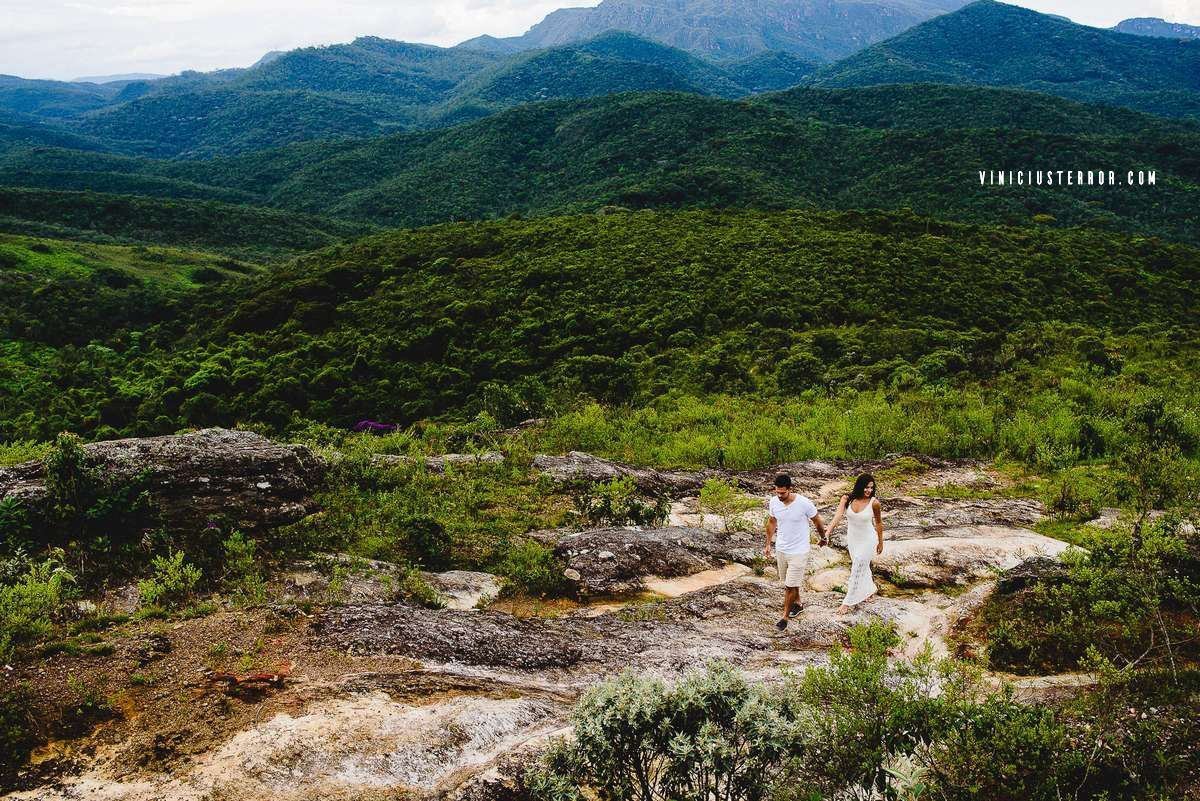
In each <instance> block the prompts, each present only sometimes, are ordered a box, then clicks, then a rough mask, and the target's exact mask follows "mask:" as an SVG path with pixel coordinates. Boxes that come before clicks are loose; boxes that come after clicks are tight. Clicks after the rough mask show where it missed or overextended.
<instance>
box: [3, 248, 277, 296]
mask: <svg viewBox="0 0 1200 801" xmlns="http://www.w3.org/2000/svg"><path fill="white" fill-rule="evenodd" d="M0 268H2V269H3V270H4V271H5V272H6V273H7V274H8V275H10V276H11V275H12V274H13V273H14V272H22V273H28V274H29V275H31V276H40V277H42V278H48V279H55V280H68V281H69V280H86V279H90V278H93V277H95V276H100V277H101V278H102V279H103V280H104V281H106V282H107V283H108V284H109V285H112V286H118V287H119V286H124V285H128V284H132V283H138V282H150V283H158V284H161V285H163V286H172V287H177V288H181V289H195V288H197V287H200V286H205V285H208V284H212V283H215V282H218V281H224V280H229V279H235V278H241V277H244V276H247V275H252V274H254V273H258V272H261V271H262V269H263V268H262V267H261V266H260V265H258V264H254V263H251V262H245V261H239V260H237V259H232V258H230V257H228V256H224V255H220V254H216V253H207V252H204V251H198V250H182V249H180V248H171V247H146V246H144V245H101V244H94V243H84V242H66V241H62V240H57V239H41V238H37V237H29V236H18V235H14V234H0Z"/></svg>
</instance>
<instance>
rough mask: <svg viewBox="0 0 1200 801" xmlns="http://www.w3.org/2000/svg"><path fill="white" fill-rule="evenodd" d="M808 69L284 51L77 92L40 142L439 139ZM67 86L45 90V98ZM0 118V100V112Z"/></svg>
mask: <svg viewBox="0 0 1200 801" xmlns="http://www.w3.org/2000/svg"><path fill="white" fill-rule="evenodd" d="M812 69H813V65H812V64H811V63H808V62H805V61H802V60H801V59H799V58H796V57H794V56H790V55H786V54H781V53H767V54H761V55H760V56H759V57H756V58H752V59H748V60H746V61H743V62H739V63H736V64H730V65H719V64H716V63H712V62H709V61H705V60H702V59H699V58H697V57H695V56H692V55H690V54H688V53H685V52H684V51H682V50H677V49H675V48H672V47H668V46H666V45H663V44H659V43H657V42H652V41H649V40H647V39H642V38H639V37H637V36H634V35H632V34H628V33H621V32H608V33H605V34H603V35H600V36H598V37H596V38H594V39H591V40H588V41H584V42H579V43H574V44H570V45H566V46H562V47H556V48H550V49H545V50H536V51H531V52H524V53H512V54H506V55H500V54H496V53H488V52H482V51H477V50H472V49H469V48H438V47H432V46H429V45H414V44H408V43H405V42H394V41H389V40H387V39H379V38H375V37H363V38H360V39H356V40H355V41H354V42H352V43H350V44H345V45H333V46H329V47H310V48H302V49H300V50H293V51H290V52H287V53H284V54H282V55H280V56H279V57H278V58H275V59H272V60H269V61H267V62H265V63H262V64H260V65H256V66H254V67H252V68H249V69H245V70H222V71H218V72H214V73H195V72H189V73H184V74H182V75H179V76H173V77H170V78H165V79H161V80H156V81H134V82H130V83H128V84H126V85H124V86H123V87H120V88H119V89H118V88H109V89H106V90H105V91H104V92H103V93H100V92H99V90H98V89H97V88H96V87H94V86H92V85H80V86H81V88H80V89H79V90H78V91H79V92H81V93H83V94H82V95H81V96H86V97H89V98H93V102H89V104H85V105H84V106H80V107H79V108H78V109H76V110H75V111H73V112H70V113H67V112H63V114H61V115H59V116H61V117H63V119H62V120H60V122H61V123H62V126H63V127H62V128H47V131H48V133H46V134H44V138H47V139H49V140H51V141H52V140H53V137H54V136H59V137H65V136H68V135H69V134H70V133H75V134H83V135H85V136H88V137H92V138H94V139H95V140H98V141H101V142H103V143H104V144H105V146H106V147H107V148H108V149H110V150H113V151H116V152H122V153H127V154H143V155H151V156H161V157H171V158H174V157H183V158H207V157H210V156H215V155H231V154H237V153H244V152H249V151H255V150H262V149H265V148H270V147H278V146H280V145H286V144H289V143H292V142H303V141H313V140H331V139H343V138H357V139H365V138H369V137H372V136H377V135H379V134H381V133H385V132H388V131H390V130H396V129H425V128H438V127H445V126H448V125H453V124H455V123H458V122H463V121H467V120H473V119H478V118H480V117H484V116H487V115H490V114H494V113H496V112H497V111H502V110H504V109H507V108H511V107H513V106H515V105H519V104H522V103H528V102H535V101H540V100H551V99H565V98H584V97H597V96H601V95H607V94H613V93H617V92H627V91H650V90H678V91H687V92H695V93H697V94H703V95H711V96H718V97H730V98H732V97H740V96H743V95H746V94H749V93H751V92H756V91H763V90H765V89H776V88H783V87H787V86H793V85H795V84H796V83H798V82H799V81H800V80H801V79H802V78H803V76H804V75H807V74H808V73H809V72H811V71H812ZM26 83H28V82H26ZM73 86H75V85H74V84H62V85H61V86H58V85H57V84H56V85H54V87H52V88H53V90H54V92H57V93H58V94H57V95H53V97H58V95H61V94H62V93H64V92H67V91H68V89H69V88H70V87H73ZM0 88H2V84H0ZM31 91H32V90H31ZM38 91H43V92H50V89H48V88H44V87H43V88H41V89H39V90H38ZM51 94H52V93H51ZM47 98H48V99H47V100H46V103H51V102H54V103H59V102H60V101H59V100H53V98H52V97H51V95H50V94H48V95H47ZM64 102H65V101H64ZM14 104H16V100H15V99H14V100H13V102H12V103H11V104H8V105H9V106H12V107H15V105H14ZM26 105H28V104H26ZM5 107H6V101H5V100H4V96H3V94H2V92H0V111H3V110H4V109H5ZM9 113H13V112H9ZM38 113H39V114H40V113H42V112H38ZM47 113H48V112H47ZM27 116H28V119H29V121H32V122H33V123H34V124H36V123H37V122H38V121H39V120H41V122H43V123H44V122H45V119H44V118H43V117H37V116H34V115H27ZM0 133H2V131H0ZM89 141H91V140H89ZM2 142H3V139H2V138H0V143H2ZM52 143H55V142H53V141H52ZM56 144H63V145H64V146H69V145H68V143H67V142H56Z"/></svg>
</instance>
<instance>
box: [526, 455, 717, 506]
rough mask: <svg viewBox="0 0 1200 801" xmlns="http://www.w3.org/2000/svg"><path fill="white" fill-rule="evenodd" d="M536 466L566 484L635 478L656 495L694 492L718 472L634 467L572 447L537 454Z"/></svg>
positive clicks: (646, 491)
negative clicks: (553, 453) (557, 453)
mask: <svg viewBox="0 0 1200 801" xmlns="http://www.w3.org/2000/svg"><path fill="white" fill-rule="evenodd" d="M533 467H534V469H536V470H540V471H541V472H543V473H545V474H546V475H548V476H550V477H551V478H553V479H555V480H557V481H559V482H561V483H563V484H572V485H584V484H595V483H599V482H603V481H612V480H613V479H615V478H632V479H633V482H634V484H635V485H636V486H637V488H638V491H639V492H641V493H643V494H645V495H656V496H676V495H681V494H684V493H688V492H695V491H696V490H698V489H700V487H702V486H704V482H705V481H706V480H708V479H709V478H710V477H712V476H714V475H718V474H717V473H716V471H700V472H694V473H688V472H676V471H665V470H653V469H650V468H644V467H633V466H632V465H627V464H623V463H621V462H613V461H610V460H608V459H601V458H600V457H598V456H592V455H591V454H590V453H582V452H580V451H571V452H570V453H568V454H567V455H566V456H535V457H534V459H533Z"/></svg>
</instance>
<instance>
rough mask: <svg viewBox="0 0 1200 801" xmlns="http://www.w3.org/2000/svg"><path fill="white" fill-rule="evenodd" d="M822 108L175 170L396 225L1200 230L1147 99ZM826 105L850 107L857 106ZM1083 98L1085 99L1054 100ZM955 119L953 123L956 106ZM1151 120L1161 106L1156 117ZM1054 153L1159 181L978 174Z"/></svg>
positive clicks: (599, 125)
mask: <svg viewBox="0 0 1200 801" xmlns="http://www.w3.org/2000/svg"><path fill="white" fill-rule="evenodd" d="M913 92H916V93H917V94H918V95H919V94H921V93H922V92H924V93H928V94H931V95H933V96H935V97H937V96H944V93H945V90H943V89H939V88H936V87H928V88H925V89H917V90H911V91H910V92H906V93H901V95H899V96H896V97H893V98H891V101H892V102H893V103H894V104H895V105H898V106H900V105H907V104H909V103H910V102H911V101H910V100H909V99H908V98H909V97H910V96H911V94H912V93H913ZM968 94H969V96H970V97H971V99H972V100H973V101H974V102H975V103H976V104H977V105H980V104H983V103H984V101H985V100H990V101H991V102H992V104H994V105H995V106H996V107H997V108H999V107H1003V106H1006V105H1007V104H1008V103H1009V100H1010V97H1009V95H1007V94H997V95H995V96H990V97H987V98H981V97H980V96H979V95H978V92H977V91H976V90H969V92H968ZM876 99H879V100H880V101H881V102H880V104H879V106H877V107H876V108H875V109H873V110H872V111H870V112H863V113H866V114H869V115H870V116H874V117H878V115H879V114H881V113H884V112H880V111H879V107H881V106H882V105H883V100H884V99H883V98H879V97H878V95H876ZM1055 102H1056V101H1053V100H1047V103H1048V104H1049V105H1051V106H1052V105H1053V104H1054V103H1055ZM812 113H813V112H811V111H804V112H802V113H799V114H797V113H794V112H793V111H792V110H791V109H790V108H788V104H787V101H782V105H780V104H779V103H776V102H774V101H772V102H763V103H746V102H726V101H720V100H716V99H705V98H699V97H696V96H692V95H680V94H650V95H638V94H635V95H622V96H617V97H611V98H603V99H598V100H590V101H575V102H563V103H550V104H539V105H533V106H526V107H521V108H518V109H514V110H512V111H509V112H506V113H504V114H501V115H498V116H496V117H493V118H489V119H486V120H482V121H479V122H477V123H473V124H470V125H465V126H460V127H457V128H453V129H450V130H447V131H438V132H432V133H422V134H410V135H401V136H394V137H389V138H384V139H378V140H373V141H371V142H368V143H362V144H359V145H352V146H347V147H344V148H341V149H339V150H338V151H337V152H335V153H334V154H332V155H329V156H326V155H325V154H323V153H320V152H319V151H317V150H315V149H314V148H312V147H308V146H301V147H298V148H296V149H294V150H285V151H277V152H275V153H272V154H268V156H267V158H266V159H264V158H261V157H260V156H258V155H255V156H250V157H246V158H242V159H230V160H223V161H215V162H212V163H208V164H182V165H171V166H169V167H168V168H166V169H165V170H164V172H167V173H168V174H170V175H171V176H172V177H176V178H179V179H186V180H191V181H195V182H198V183H204V184H214V185H227V186H236V187H237V188H239V189H241V190H243V191H247V192H253V193H257V194H260V195H261V196H262V197H263V198H265V199H266V201H267V202H268V203H269V204H271V205H275V206H280V207H285V208H295V209H299V210H303V211H306V212H309V213H314V214H329V215H333V216H338V217H347V218H351V219H366V220H371V221H373V222H376V223H379V224H381V225H386V226H412V225H426V224H430V223H436V222H440V221H444V220H461V219H478V218H481V217H491V216H498V215H505V214H509V213H512V212H520V213H525V214H551V213H562V212H570V211H577V210H593V209H597V208H600V207H602V206H604V205H619V206H629V207H637V208H658V207H682V206H752V207H760V208H762V207H767V208H784V207H812V206H816V207H827V208H893V209H898V208H904V207H908V208H911V209H913V210H915V211H917V212H919V213H922V214H929V215H932V216H939V217H947V218H950V219H957V220H964V221H980V222H982V221H995V222H1003V223H1005V224H1023V223H1029V222H1030V221H1031V220H1032V218H1033V217H1034V215H1049V216H1050V217H1053V218H1054V219H1053V220H1045V222H1048V223H1051V224H1058V225H1094V226H1099V227H1110V228H1115V229H1118V230H1127V231H1141V232H1146V233H1155V234H1158V235H1162V236H1168V237H1171V238H1180V239H1187V240H1189V241H1195V236H1196V230H1197V229H1196V226H1195V221H1196V220H1197V219H1198V218H1200V200H1198V195H1197V193H1196V192H1195V191H1194V188H1195V187H1196V186H1197V184H1198V183H1200V161H1198V160H1197V158H1196V155H1195V154H1196V153H1197V151H1198V150H1200V147H1198V145H1200V135H1197V134H1196V133H1193V132H1192V129H1189V128H1180V127H1178V126H1169V127H1160V126H1159V124H1157V123H1155V122H1154V121H1152V120H1145V119H1144V118H1140V117H1131V118H1129V119H1128V121H1127V122H1128V124H1129V128H1128V129H1127V132H1124V133H1116V132H1117V131H1121V130H1122V129H1121V125H1122V122H1121V120H1119V119H1117V118H1114V120H1113V121H1112V123H1111V125H1110V127H1109V130H1110V131H1112V132H1113V134H1112V135H1093V134H1092V133H1090V132H1087V133H1080V132H1076V133H1073V134H1060V133H1055V132H1051V133H1042V132H1039V131H1026V130H1011V129H1009V130H1005V129H999V130H996V129H987V128H979V129H976V128H951V129H947V128H943V127H940V126H939V125H938V124H937V120H936V118H934V119H931V120H930V121H929V126H930V127H926V128H923V129H894V130H892V129H886V130H879V129H877V128H866V127H858V126H853V127H851V126H847V125H843V124H837V123H827V122H824V121H822V120H821V119H819V118H818V119H813V118H812V117H810V116H808V115H809V114H812ZM980 113H981V114H983V113H985V112H982V111H981V112H980ZM1000 113H1001V112H1000V111H997V112H995V114H996V116H999V114H1000ZM816 114H817V116H818V117H819V116H820V115H821V114H825V115H826V116H830V117H832V118H834V119H837V118H838V117H839V116H840V117H842V118H845V114H843V113H841V112H838V113H834V112H820V111H818V112H817V113H816ZM1069 114H1070V109H1069V108H1068V109H1065V110H1062V111H1060V112H1059V113H1058V114H1054V113H1050V112H1047V115H1046V116H1047V118H1048V119H1052V120H1053V119H1061V118H1065V117H1066V116H1069ZM896 116H903V113H901V112H896ZM910 118H911V117H910ZM949 119H950V121H951V124H953V122H954V121H955V120H954V118H953V116H951V117H950V118H949ZM1143 121H1144V122H1147V123H1148V124H1147V125H1146V127H1144V128H1142V127H1139V123H1140V122H1143ZM872 124H875V123H872ZM1156 127H1157V128H1158V130H1160V131H1161V134H1160V135H1157V136H1156V135H1155V129H1156ZM1045 153H1054V154H1055V164H1056V165H1069V166H1071V167H1077V168H1079V169H1094V168H1098V167H1106V168H1112V169H1120V170H1127V169H1139V168H1142V169H1155V170H1157V171H1158V179H1159V185H1158V186H1156V187H1153V188H1152V189H1148V188H1142V189H1141V190H1129V191H1120V192H1118V191H1114V188H1112V187H1095V186H1093V187H1090V188H1089V187H1070V188H1067V187H1031V188H1022V189H1021V190H1020V191H1018V190H1016V189H1015V188H996V187H986V186H980V185H979V182H978V175H977V170H979V169H1007V168H1030V169H1032V168H1035V167H1040V166H1041V165H1042V163H1043V162H1042V159H1043V158H1044V156H1043V155H1042V154H1045ZM264 164H266V165H269V168H264V167H263V165H264ZM1049 166H1050V165H1047V167H1049ZM1123 178H1124V175H1123V174H1122V179H1123Z"/></svg>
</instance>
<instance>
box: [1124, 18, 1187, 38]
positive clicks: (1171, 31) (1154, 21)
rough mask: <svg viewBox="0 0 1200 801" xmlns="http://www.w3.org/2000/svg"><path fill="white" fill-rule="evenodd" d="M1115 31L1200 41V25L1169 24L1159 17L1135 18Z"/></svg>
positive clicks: (1128, 20)
mask: <svg viewBox="0 0 1200 801" xmlns="http://www.w3.org/2000/svg"><path fill="white" fill-rule="evenodd" d="M1113 30H1114V31H1120V32H1121V33H1132V34H1134V35H1136V36H1160V37H1162V38H1164V39H1200V25H1184V24H1183V23H1182V22H1167V21H1166V20H1164V19H1159V18H1158V17H1134V18H1132V19H1126V20H1121V21H1120V22H1118V23H1117V24H1116V25H1114V26H1113Z"/></svg>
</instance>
